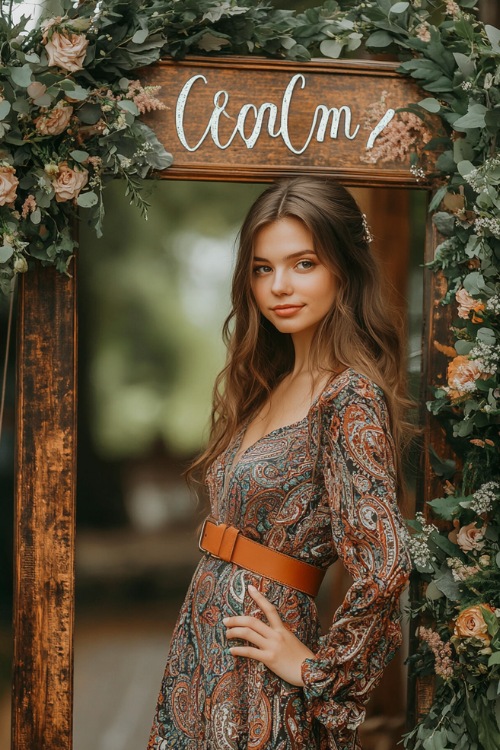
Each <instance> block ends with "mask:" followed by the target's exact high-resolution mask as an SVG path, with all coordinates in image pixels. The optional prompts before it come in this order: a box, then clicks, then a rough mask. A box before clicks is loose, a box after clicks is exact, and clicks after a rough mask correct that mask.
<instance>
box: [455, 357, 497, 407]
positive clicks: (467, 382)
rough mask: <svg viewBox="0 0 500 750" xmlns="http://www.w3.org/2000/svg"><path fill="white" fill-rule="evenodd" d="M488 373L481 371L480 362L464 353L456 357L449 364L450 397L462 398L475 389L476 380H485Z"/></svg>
mask: <svg viewBox="0 0 500 750" xmlns="http://www.w3.org/2000/svg"><path fill="white" fill-rule="evenodd" d="M487 377H488V373H484V372H482V371H481V369H480V367H479V364H478V362H476V361H475V360H473V359H469V358H468V357H466V356H465V355H463V354H460V355H458V357H455V359H453V360H452V361H451V362H450V364H449V365H448V386H449V388H450V398H452V399H454V398H460V397H461V396H463V395H464V394H466V393H470V392H472V391H474V390H475V382H476V380H479V379H482V380H485V379H486V378H487Z"/></svg>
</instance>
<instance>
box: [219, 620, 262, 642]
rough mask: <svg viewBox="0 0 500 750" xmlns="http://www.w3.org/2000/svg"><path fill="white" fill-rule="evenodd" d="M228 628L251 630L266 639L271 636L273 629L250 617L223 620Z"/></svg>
mask: <svg viewBox="0 0 500 750" xmlns="http://www.w3.org/2000/svg"><path fill="white" fill-rule="evenodd" d="M222 622H223V623H224V625H225V626H226V628H250V629H251V630H254V631H255V632H256V633H259V634H260V635H262V636H264V637H266V636H269V634H270V630H271V628H270V627H269V625H266V623H265V622H262V620H258V619H257V617H251V616H250V615H236V616H235V617H224V619H223V620H222Z"/></svg>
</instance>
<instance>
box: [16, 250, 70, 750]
mask: <svg viewBox="0 0 500 750" xmlns="http://www.w3.org/2000/svg"><path fill="white" fill-rule="evenodd" d="M71 272H72V273H73V274H74V272H75V264H74V263H73V265H72V271H71ZM20 281H21V283H20V289H19V314H18V326H17V327H18V353H17V357H18V358H17V362H18V365H17V413H16V432H17V448H16V489H15V520H14V544H15V571H14V659H13V685H12V690H13V695H12V699H13V700H12V745H11V747H12V750H71V746H72V707H73V621H74V596H73V594H74V526H75V517H74V505H75V482H76V395H77V394H76V352H77V348H76V347H77V335H76V334H77V317H76V280H75V278H68V277H67V276H64V275H62V274H60V273H58V272H57V271H56V270H55V269H53V268H41V267H36V268H34V269H32V270H30V271H29V273H27V274H26V275H24V276H22V277H21V280H20Z"/></svg>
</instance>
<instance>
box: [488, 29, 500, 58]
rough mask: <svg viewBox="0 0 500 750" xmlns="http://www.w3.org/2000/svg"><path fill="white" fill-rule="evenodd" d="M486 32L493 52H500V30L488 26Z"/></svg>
mask: <svg viewBox="0 0 500 750" xmlns="http://www.w3.org/2000/svg"><path fill="white" fill-rule="evenodd" d="M484 30H485V32H486V36H487V37H488V39H489V41H490V44H491V47H492V49H493V52H500V29H496V28H495V27H494V26H490V25H489V24H486V25H485V27H484Z"/></svg>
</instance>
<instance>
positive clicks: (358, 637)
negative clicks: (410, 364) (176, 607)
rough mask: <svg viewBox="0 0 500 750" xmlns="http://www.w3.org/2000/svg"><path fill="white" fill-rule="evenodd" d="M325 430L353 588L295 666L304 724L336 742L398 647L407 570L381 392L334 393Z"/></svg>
mask: <svg viewBox="0 0 500 750" xmlns="http://www.w3.org/2000/svg"><path fill="white" fill-rule="evenodd" d="M325 428H326V429H325V432H326V436H325V441H324V445H325V448H324V450H325V459H324V479H325V487H326V491H327V495H328V501H329V506H330V512H331V523H332V532H333V538H334V541H335V544H336V547H337V552H338V555H339V557H340V558H341V560H342V562H343V564H344V566H345V567H346V569H347V571H348V572H349V573H350V575H351V576H352V578H353V584H352V586H351V587H350V589H349V590H348V592H347V594H346V596H345V598H344V601H343V603H342V605H341V606H340V607H339V609H338V610H337V612H336V613H335V616H334V618H333V622H332V625H331V627H330V630H329V632H328V633H327V634H326V635H324V636H321V638H320V643H319V649H318V650H317V652H316V654H315V657H314V658H310V659H306V660H305V661H304V662H303V664H302V679H303V681H304V685H305V687H304V694H305V699H306V704H307V708H308V712H309V715H310V717H311V718H312V717H314V718H316V719H317V720H318V721H320V722H321V723H322V724H324V725H325V727H326V729H327V731H328V732H329V733H332V735H333V736H336V737H337V738H338V737H339V735H342V733H343V732H344V731H345V732H346V733H347V734H349V731H352V730H354V729H356V727H357V726H358V725H359V724H360V723H361V722H362V721H363V719H364V716H365V705H366V702H367V700H368V697H369V694H370V692H371V691H372V689H373V688H374V687H375V686H376V685H377V683H378V682H379V681H380V678H381V675H382V671H383V669H384V667H385V666H386V665H387V664H388V663H389V661H390V660H391V659H392V657H393V656H394V653H395V651H396V650H397V648H398V647H399V645H400V643H401V627H400V624H399V620H400V613H399V597H400V594H401V591H402V589H403V588H404V586H405V583H406V581H407V579H408V576H409V573H410V567H411V565H410V558H409V554H408V548H407V538H408V536H407V532H406V529H405V526H404V522H403V520H402V518H401V516H400V513H399V510H398V507H397V504H396V482H395V469H394V458H393V450H394V443H393V440H392V436H391V434H390V431H389V421H388V414H387V406H386V403H385V398H384V396H383V392H382V390H381V389H380V388H379V387H378V386H376V385H375V384H372V383H371V381H364V380H358V381H357V383H355V384H353V385H348V386H346V387H344V388H342V390H341V392H340V393H339V394H337V395H336V397H335V398H334V401H333V404H332V410H331V411H329V416H328V418H327V421H326V424H325Z"/></svg>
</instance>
